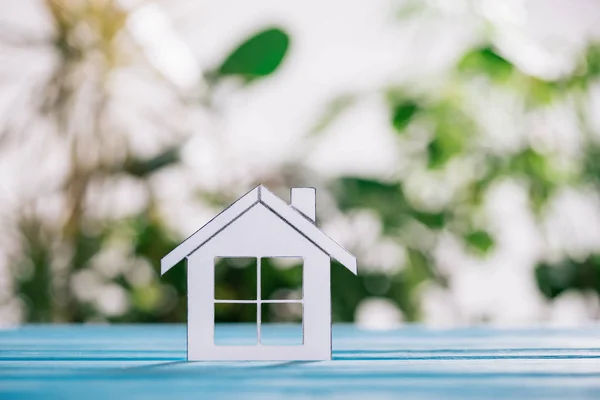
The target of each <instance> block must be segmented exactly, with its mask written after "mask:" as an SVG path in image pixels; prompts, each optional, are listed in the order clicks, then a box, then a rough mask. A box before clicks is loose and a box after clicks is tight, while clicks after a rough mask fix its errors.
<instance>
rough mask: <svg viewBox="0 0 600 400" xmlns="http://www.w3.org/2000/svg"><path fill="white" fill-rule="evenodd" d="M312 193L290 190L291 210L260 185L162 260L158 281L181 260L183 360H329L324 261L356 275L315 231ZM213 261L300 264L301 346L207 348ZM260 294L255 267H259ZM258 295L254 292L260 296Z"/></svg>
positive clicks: (352, 261) (349, 259) (345, 257)
mask: <svg viewBox="0 0 600 400" xmlns="http://www.w3.org/2000/svg"><path fill="white" fill-rule="evenodd" d="M315 207H316V201H315V189H314V188H293V189H292V190H291V205H289V204H287V203H286V202H284V201H283V200H281V199H280V198H279V197H277V196H275V195H274V194H273V193H272V192H270V191H269V190H268V189H266V188H265V187H264V186H262V185H260V186H258V187H256V188H254V189H253V190H251V191H250V192H248V193H247V194H245V195H244V196H242V197H241V198H240V199H239V200H237V201H236V202H235V203H233V204H232V205H231V206H229V207H228V208H227V209H225V210H224V211H223V212H221V213H220V214H219V215H217V216H216V217H215V218H213V219H212V220H211V221H209V222H208V223H207V224H206V225H204V226H203V227H202V228H200V229H199V230H198V231H196V232H195V233H194V234H193V235H191V236H190V237H189V238H187V239H186V240H185V241H184V242H183V243H181V244H180V245H179V246H178V247H176V248H175V249H174V250H173V251H171V252H170V253H169V254H167V255H166V256H165V257H164V258H163V259H162V261H161V273H162V274H164V273H165V272H167V271H168V270H169V269H170V268H171V267H173V266H174V265H175V264H177V263H178V262H180V261H181V260H183V259H184V258H186V257H187V263H188V264H187V265H188V268H187V279H188V326H187V329H188V332H187V333H188V344H187V346H188V360H329V359H331V293H330V276H331V275H330V259H331V258H333V259H335V260H337V261H338V262H339V263H341V264H342V265H344V266H345V267H346V268H348V269H349V270H350V271H352V272H353V273H354V274H356V272H357V271H356V258H355V257H354V256H353V255H352V254H350V253H349V252H348V251H347V250H345V249H344V248H342V247H341V246H340V245H338V244H337V243H336V242H334V241H333V240H332V239H331V238H329V237H328V236H327V235H325V234H324V233H323V232H322V231H321V230H319V229H318V228H317V227H316V225H315ZM217 257H256V258H257V259H258V262H259V263H260V259H261V258H264V257H301V258H302V259H303V277H302V285H303V290H302V293H303V294H302V298H301V299H300V300H297V301H298V302H300V303H301V304H302V306H303V307H302V308H303V315H302V321H303V342H302V345H298V346H266V345H261V342H260V312H261V311H260V310H261V307H260V300H261V299H260V296H259V297H258V298H257V301H258V307H257V313H258V315H257V322H258V326H259V327H258V330H259V333H258V334H259V338H258V339H259V340H258V342H257V345H254V346H218V345H215V343H214V331H215V323H214V309H215V301H216V300H215V295H214V289H215V284H214V270H215V258H217ZM258 271H259V272H258V280H259V282H258V284H257V286H258V287H260V265H259V267H258ZM259 290H260V289H259Z"/></svg>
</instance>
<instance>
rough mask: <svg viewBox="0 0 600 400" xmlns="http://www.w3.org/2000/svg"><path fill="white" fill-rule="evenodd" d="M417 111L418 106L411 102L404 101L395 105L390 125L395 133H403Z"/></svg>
mask: <svg viewBox="0 0 600 400" xmlns="http://www.w3.org/2000/svg"><path fill="white" fill-rule="evenodd" d="M418 110H419V106H418V105H417V103H415V102H413V101H405V102H402V103H399V104H397V105H395V106H394V107H393V110H392V125H393V126H394V128H395V129H396V131H397V132H402V131H404V129H405V128H406V127H407V126H408V124H409V122H410V121H411V120H412V118H413V117H414V115H415V114H416V113H417V111H418Z"/></svg>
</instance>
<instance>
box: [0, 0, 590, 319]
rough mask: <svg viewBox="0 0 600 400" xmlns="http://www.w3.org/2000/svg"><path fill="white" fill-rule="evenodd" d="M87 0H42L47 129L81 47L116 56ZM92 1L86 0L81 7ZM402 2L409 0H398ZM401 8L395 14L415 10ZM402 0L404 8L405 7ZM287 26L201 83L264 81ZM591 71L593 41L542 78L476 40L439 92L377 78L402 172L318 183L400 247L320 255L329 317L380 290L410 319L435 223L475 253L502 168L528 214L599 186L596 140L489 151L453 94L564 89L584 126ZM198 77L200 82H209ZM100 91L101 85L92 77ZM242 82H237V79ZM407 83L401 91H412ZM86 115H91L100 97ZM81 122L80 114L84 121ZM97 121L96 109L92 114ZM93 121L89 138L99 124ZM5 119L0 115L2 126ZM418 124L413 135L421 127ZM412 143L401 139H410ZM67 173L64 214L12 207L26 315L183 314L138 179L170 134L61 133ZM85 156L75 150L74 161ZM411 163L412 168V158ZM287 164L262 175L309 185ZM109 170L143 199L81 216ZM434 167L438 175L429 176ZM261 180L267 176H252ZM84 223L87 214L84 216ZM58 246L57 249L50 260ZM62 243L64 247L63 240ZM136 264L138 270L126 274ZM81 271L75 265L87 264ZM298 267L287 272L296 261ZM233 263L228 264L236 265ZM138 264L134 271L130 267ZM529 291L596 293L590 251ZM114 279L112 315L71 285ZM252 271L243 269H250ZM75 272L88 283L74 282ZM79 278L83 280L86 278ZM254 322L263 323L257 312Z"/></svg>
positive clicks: (233, 277)
mask: <svg viewBox="0 0 600 400" xmlns="http://www.w3.org/2000/svg"><path fill="white" fill-rule="evenodd" d="M96 3H97V2H90V3H89V4H88V6H87V7H77V6H69V5H68V4H67V3H65V2H63V1H58V0H46V4H47V6H48V9H49V10H50V13H51V16H52V18H53V20H54V22H55V28H56V29H55V32H54V36H53V38H52V46H53V49H54V50H55V51H56V53H57V54H59V55H60V58H59V60H60V61H59V68H57V70H56V73H55V74H54V75H53V76H52V77H51V79H50V81H49V82H48V85H47V86H46V87H45V88H43V90H42V93H41V95H40V98H41V99H42V100H41V103H40V105H39V110H38V111H39V113H40V114H41V115H45V116H47V115H49V116H51V117H52V118H53V120H54V121H55V123H56V125H57V127H58V131H60V132H62V131H67V129H66V127H67V126H68V121H69V119H70V118H71V113H72V104H73V101H74V98H73V96H74V92H75V90H76V86H77V85H76V83H77V82H75V84H74V81H73V80H72V79H70V77H71V76H72V73H73V70H74V69H75V68H76V66H77V65H79V64H78V63H80V62H81V60H82V59H84V58H85V57H86V55H89V54H90V53H92V52H93V53H94V54H96V53H97V52H100V54H102V57H103V58H102V63H101V64H102V66H103V68H105V70H104V73H105V74H109V73H110V71H111V68H113V67H114V65H115V64H116V63H117V60H118V57H119V51H118V49H117V48H116V45H115V38H116V37H117V36H118V34H119V33H122V32H123V30H124V24H125V20H126V17H127V15H126V13H125V11H123V10H122V9H121V8H120V7H119V6H118V5H117V3H116V2H114V1H108V0H107V1H105V2H103V3H102V7H99V6H98V4H96ZM94 4H96V5H94ZM411 4H413V5H414V3H411ZM407 10H408V9H406V10H404V11H403V12H402V14H403V15H405V14H410V13H412V12H414V10H413V9H412V8H411V9H410V10H408V11H407ZM409 11H410V13H409ZM81 21H84V22H86V24H87V25H86V26H87V27H88V28H90V29H92V30H93V31H94V32H96V33H97V34H98V38H99V40H98V42H95V43H94V44H93V45H92V47H91V48H90V47H88V44H87V43H80V41H78V40H77V37H78V36H77V32H78V29H79V25H78V24H79V23H81ZM290 41H291V39H290V36H289V35H288V33H286V31H285V30H284V29H282V28H275V27H269V28H265V29H264V30H261V31H259V32H256V33H253V34H252V35H250V37H249V38H247V39H245V40H242V41H241V43H240V44H239V46H238V47H236V48H235V49H233V50H232V51H231V52H230V54H229V55H228V56H227V57H225V59H224V60H223V62H222V63H219V65H218V67H216V68H215V69H214V70H213V71H211V72H205V76H206V78H207V79H208V80H209V83H211V84H212V86H211V87H213V86H214V85H217V84H218V83H219V82H221V81H223V80H227V79H230V78H232V77H234V78H238V79H241V80H242V81H243V82H244V83H250V82H254V81H255V80H257V79H267V78H268V77H269V76H270V75H272V74H273V73H275V72H276V71H277V70H278V68H279V67H280V66H281V65H282V62H283V61H284V60H285V58H286V55H287V54H288V53H289V52H290V51H291V50H293V49H291V48H290ZM599 76H600V46H598V45H592V46H590V48H589V50H588V51H587V53H586V54H585V55H584V56H583V57H582V59H581V63H580V65H579V67H578V68H577V69H576V70H575V71H574V72H573V73H572V74H571V75H570V76H566V77H561V78H560V79H557V80H554V81H552V80H543V79H541V78H539V77H535V76H531V75H528V74H527V73H525V72H523V71H521V70H520V69H519V68H518V67H517V66H515V65H514V64H513V63H512V62H511V61H510V59H508V58H507V57H505V56H503V55H502V54H501V52H500V51H498V49H496V47H495V46H494V45H493V44H492V41H486V43H485V44H483V45H476V46H474V47H473V48H471V49H468V50H467V51H466V52H465V54H464V55H463V56H462V57H461V58H460V59H459V60H458V61H457V62H456V65H455V68H453V70H452V71H451V72H450V74H449V76H448V78H447V84H446V85H445V86H444V88H443V90H441V91H439V92H436V93H434V94H427V93H420V92H418V91H414V90H412V88H411V87H410V85H408V86H401V87H396V86H394V85H390V86H391V87H386V88H382V89H381V93H380V95H381V97H382V98H383V99H384V100H385V101H386V102H387V103H386V104H387V107H388V108H389V116H390V117H389V124H390V127H391V128H392V131H393V132H395V134H396V135H395V137H396V139H398V140H399V141H400V143H409V142H411V141H412V142H419V143H423V146H421V147H420V148H418V149H417V150H415V151H413V152H412V153H411V154H409V155H407V157H408V158H409V161H410V162H409V167H408V172H404V174H401V173H398V172H397V171H392V173H390V174H389V176H386V177H381V178H366V177H361V176H343V177H340V178H338V179H334V180H331V181H327V182H323V183H322V189H323V190H328V191H329V193H330V194H331V196H332V198H333V199H334V201H335V204H336V205H337V207H338V208H339V210H340V211H341V212H342V213H343V214H344V215H347V216H353V215H356V214H357V213H361V212H369V213H371V214H372V215H375V216H376V218H377V220H378V221H379V222H380V223H381V232H380V233H381V236H382V239H385V240H389V241H391V242H392V243H395V244H396V245H398V246H399V247H401V248H402V249H404V251H405V257H404V258H403V259H402V261H401V265H397V266H395V267H394V268H392V272H389V271H384V270H382V269H381V268H379V267H380V266H379V265H369V264H368V263H369V262H370V261H365V260H362V259H359V271H360V273H359V275H358V277H356V276H354V275H352V274H351V273H350V272H348V271H347V270H346V269H345V268H343V267H342V266H340V265H339V264H337V263H335V262H333V263H332V282H333V284H332V285H333V287H332V304H333V314H334V315H333V319H334V321H352V320H353V319H354V316H355V312H356V308H357V307H358V305H359V304H360V303H361V302H362V301H363V300H364V299H365V298H368V297H372V296H378V297H384V298H387V299H389V300H391V301H392V302H393V303H395V304H397V305H398V307H399V308H400V309H401V310H402V311H403V313H404V317H405V319H406V320H409V321H415V320H418V319H419V318H420V314H421V304H420V299H421V298H420V291H421V289H422V287H423V285H424V284H433V285H437V286H439V287H441V288H447V287H448V286H449V285H450V284H451V282H450V277H449V276H447V275H446V274H445V273H443V272H442V271H440V270H439V268H438V267H437V266H436V262H435V260H434V257H433V250H434V248H435V246H436V243H437V242H438V241H439V240H440V238H441V236H442V235H446V234H451V235H453V236H454V237H456V238H458V239H459V240H461V241H462V244H464V246H465V248H466V249H468V250H469V251H471V252H472V254H473V256H475V257H487V256H488V255H489V254H490V252H492V251H493V250H494V248H495V238H494V235H493V234H492V233H491V232H490V231H489V227H487V226H485V222H482V221H481V218H477V216H478V215H480V214H481V208H482V204H483V199H484V197H485V194H486V193H487V190H488V189H489V188H490V187H492V186H493V185H494V184H495V183H496V182H499V181H501V180H503V179H505V178H508V177H510V178H515V179H519V180H520V181H522V182H523V183H524V184H525V185H526V187H527V189H528V201H529V203H530V206H531V208H532V210H534V212H535V213H536V215H541V214H542V213H543V211H544V207H545V205H546V204H547V202H548V200H549V199H550V198H551V197H552V195H553V194H554V193H555V192H556V191H557V190H558V189H560V188H563V187H580V186H584V185H587V184H591V185H592V186H593V187H594V188H595V190H596V191H600V162H599V161H598V160H600V144H599V143H598V142H597V141H594V140H592V138H591V137H587V138H586V143H585V146H584V152H583V155H582V157H581V160H580V163H581V168H579V169H577V168H575V169H564V168H563V169H561V167H560V166H559V165H558V164H557V163H556V161H555V158H553V157H554V155H553V154H552V153H551V152H545V151H543V150H542V149H539V148H537V147H535V146H533V145H532V144H530V143H527V144H525V145H524V146H521V147H520V148H518V149H516V150H514V151H511V152H507V153H506V154H499V153H497V152H495V151H494V149H489V148H487V147H486V146H485V145H484V143H483V144H482V141H485V139H482V138H484V133H483V131H484V129H483V127H481V126H480V125H479V124H478V122H477V119H476V118H475V117H476V115H474V114H475V111H474V110H473V108H472V105H471V104H469V103H468V101H466V98H467V92H468V88H469V87H470V85H471V84H472V83H473V82H475V81H477V82H481V81H484V82H485V83H486V85H488V86H487V87H488V88H491V89H501V90H506V91H508V92H510V93H512V95H513V96H515V97H516V98H517V99H519V100H522V101H523V103H524V104H526V106H527V108H528V110H544V109H545V108H546V107H550V106H551V105H552V104H554V102H556V101H558V100H559V99H564V98H570V99H574V101H573V102H572V104H573V106H574V107H576V108H577V112H578V115H579V116H580V117H581V121H579V122H580V124H581V126H582V130H583V131H584V132H587V131H589V130H591V129H592V128H590V127H589V121H588V120H587V119H586V117H585V104H586V103H585V101H586V100H585V99H586V96H587V90H588V88H589V87H590V86H591V85H592V83H597V82H598V77H599ZM209 86H210V85H209ZM97 89H98V92H99V93H106V88H105V87H104V86H102V85H100V87H99V88H97ZM242 90H243V89H242ZM415 92H416V93H418V94H414V93H415ZM359 97H360V94H348V93H345V94H340V95H338V96H337V97H334V98H333V100H332V101H331V102H330V104H329V105H328V106H327V107H325V109H324V112H323V114H322V115H321V116H316V118H315V120H316V123H315V125H314V129H313V131H312V132H307V135H308V134H311V135H312V136H311V137H312V138H314V137H317V138H318V137H319V135H320V134H322V133H323V132H324V131H325V130H326V128H327V127H328V126H329V125H330V124H332V123H333V122H334V121H335V120H336V119H337V118H338V117H339V116H340V115H342V114H344V113H345V112H348V110H349V109H351V107H352V105H354V104H355V103H356V101H357V99H358V98H359ZM99 104H100V105H99V110H98V113H97V114H96V115H95V117H94V118H97V119H98V120H101V119H102V118H103V114H102V107H103V105H102V104H103V102H102V101H100V102H99ZM92 122H93V121H92ZM96 122H98V121H96ZM99 125H101V124H94V123H90V129H99V130H98V131H97V132H94V133H95V136H97V137H102V135H103V134H105V132H104V131H102V130H101V129H100V128H98V126H99ZM6 129H9V128H7V127H3V131H5V130H6ZM424 132H426V133H424ZM412 142H411V143H412ZM72 148H73V152H72V153H73V154H75V156H74V157H73V160H72V165H73V167H72V168H73V171H72V172H71V173H70V175H69V178H68V180H67V182H66V184H65V187H64V188H63V192H64V193H65V196H66V198H67V201H66V203H67V204H68V208H69V212H68V216H67V218H66V221H65V222H64V224H63V225H61V226H60V227H59V228H58V229H52V228H49V227H48V226H46V225H45V223H44V221H43V219H42V218H41V217H39V216H38V215H36V213H35V212H31V210H29V209H26V208H24V210H23V215H20V216H18V219H19V223H18V227H19V235H20V237H19V244H20V247H19V248H20V252H19V254H17V255H15V257H14V259H13V264H12V266H11V271H12V276H13V279H14V287H15V292H16V294H17V295H18V296H19V297H20V298H21V299H22V300H23V301H24V303H25V319H26V321H29V322H50V321H69V322H82V321H89V320H108V321H113V322H118V321H127V322H156V321H185V320H186V271H185V268H184V265H183V263H182V265H179V266H176V267H174V268H172V269H171V270H170V271H169V272H168V273H167V274H166V275H165V276H164V277H160V276H159V275H160V273H159V271H160V259H161V258H162V257H163V256H164V255H165V254H167V253H168V252H169V251H170V250H171V249H173V248H174V247H176V245H177V244H178V243H179V242H180V241H181V239H182V238H180V237H176V235H174V234H173V233H172V232H170V231H169V229H168V228H167V226H166V224H165V221H164V220H163V219H162V217H161V214H160V212H159V210H158V208H157V201H156V194H155V193H153V192H152V190H151V189H150V186H149V185H148V182H149V180H150V179H151V178H152V177H153V176H154V174H156V173H158V172H160V171H163V170H164V169H167V168H169V167H173V166H176V165H177V164H178V163H179V162H180V156H179V150H180V145H179V144H178V145H176V146H174V147H170V148H168V149H166V150H164V151H163V152H162V153H160V154H158V155H155V156H153V157H149V158H140V157H134V156H127V157H126V158H125V159H124V160H119V161H118V162H116V163H114V165H105V164H104V163H103V162H99V163H98V165H92V166H91V167H90V166H89V163H88V162H87V161H88V160H83V161H82V160H79V159H78V158H77V156H76V153H77V152H76V151H75V149H76V148H77V143H73V145H72ZM464 160H477V161H478V164H475V165H476V166H475V167H474V168H475V169H476V171H474V173H473V174H472V175H473V176H472V178H470V179H469V180H468V181H467V182H466V184H465V185H464V187H463V188H461V189H460V192H459V193H458V195H456V196H454V197H452V198H451V199H450V200H448V202H446V203H445V204H443V205H442V206H439V207H437V208H436V207H431V206H428V205H426V204H424V203H423V202H422V201H420V200H419V199H418V198H414V196H412V195H411V192H410V190H409V189H408V186H407V179H406V177H407V176H408V175H410V173H412V172H414V171H415V170H417V166H423V167H424V170H425V171H424V172H422V171H421V172H422V173H423V174H424V175H425V176H427V177H434V178H436V179H443V176H444V175H443V174H444V173H446V171H447V169H448V168H451V166H452V165H453V163H454V162H456V161H464ZM84 161H85V162H84ZM413 166H414V167H413ZM291 170H293V171H295V172H297V173H296V174H295V175H294V174H291V175H290V174H288V171H285V173H284V172H283V171H281V173H280V175H278V176H275V177H273V178H272V180H273V182H275V183H276V184H277V185H281V186H288V187H289V186H292V185H296V184H307V185H311V184H312V183H313V180H314V181H315V182H318V183H319V184H321V181H320V178H319V177H316V176H309V177H307V176H306V175H302V174H301V173H300V172H298V171H301V170H302V168H301V165H293V166H292V168H291ZM114 176H127V177H129V178H132V179H135V180H136V181H137V182H141V183H142V184H144V187H145V190H146V192H147V194H148V196H149V198H150V200H149V201H148V205H147V207H146V208H145V209H144V210H143V211H142V212H141V213H139V215H136V216H134V217H128V218H124V219H120V220H110V221H101V222H98V221H93V223H90V218H88V214H89V213H90V210H86V209H85V207H84V206H83V198H84V197H85V194H86V193H87V192H88V191H89V186H90V184H91V183H92V182H94V181H95V180H98V179H104V178H106V177H114ZM440 177H442V178H440ZM265 183H267V184H269V183H268V182H265ZM199 193H200V195H201V197H202V200H203V201H204V202H205V203H210V204H211V205H214V206H215V207H217V208H218V207H226V206H227V205H228V204H229V203H230V202H231V201H233V200H235V196H233V195H231V194H225V193H212V192H210V191H204V190H202V189H200V190H199ZM90 224H91V225H93V227H92V228H90ZM115 243H128V244H129V245H130V248H129V247H128V248H127V249H126V250H124V252H125V254H124V255H122V258H121V259H125V260H128V261H126V262H127V263H129V264H128V265H126V266H123V268H117V271H116V272H114V273H112V274H110V275H103V272H102V271H101V269H98V268H97V267H96V264H95V263H96V262H97V258H98V257H99V256H100V255H101V254H102V253H103V252H106V251H107V250H108V249H112V248H114V247H115ZM57 249H61V250H63V251H62V253H61V254H66V255H65V256H63V259H60V260H57V257H56V256H55V254H56V252H57ZM65 249H66V250H65ZM146 269H147V270H148V271H147V274H146V275H147V276H145V277H144V276H142V275H143V274H142V275H140V274H138V273H137V272H139V271H145V270H146ZM217 270H218V274H219V276H218V279H217V281H218V285H217V288H216V291H217V293H222V294H223V295H224V296H230V297H232V298H242V297H246V296H250V295H252V290H251V286H249V284H248V283H247V282H248V281H249V280H251V279H252V278H251V276H249V275H248V274H251V271H250V270H248V269H246V270H244V269H242V270H240V269H239V268H236V267H231V266H224V265H220V266H218V268H217ZM90 271H91V272H93V273H91V275H90V274H87V272H90ZM299 271H300V272H299ZM240 272H241V274H240ZM137 275H140V276H141V277H140V276H137ZM535 278H536V280H537V282H538V285H539V289H540V291H541V293H542V294H543V295H544V296H546V297H547V298H548V299H549V300H550V301H551V300H552V299H555V298H556V297H557V296H558V295H560V294H561V293H563V292H565V291H567V290H578V291H592V292H595V293H598V294H600V255H590V256H589V257H587V258H585V259H583V260H578V259H574V258H568V257H567V258H565V259H564V260H562V261H559V262H556V263H548V262H543V263H540V265H538V266H537V268H536V270H535ZM90 279H93V280H96V281H101V284H102V285H105V286H106V285H116V286H117V287H118V288H121V289H122V293H125V295H126V298H127V301H128V303H129V306H128V307H127V309H126V311H125V312H122V313H111V312H107V311H106V310H104V311H103V310H102V309H101V307H99V306H98V304H96V303H94V301H93V296H91V294H90V298H87V297H86V293H83V294H81V293H77V287H78V285H79V286H80V285H81V283H80V282H82V281H84V280H88V281H89V280H90ZM254 279H255V278H254ZM263 279H264V281H263V285H264V286H263V287H264V290H265V291H264V295H265V296H267V297H269V296H272V295H274V294H275V293H276V291H277V290H279V289H281V288H282V287H283V288H293V287H295V286H297V284H298V281H299V280H301V267H300V266H296V267H294V268H279V267H277V266H276V265H274V264H272V263H271V262H270V261H268V260H267V261H265V264H264V274H263ZM86 282H87V281H86ZM88 283H89V282H88ZM244 313H246V311H243V310H239V309H236V308H235V307H231V306H230V305H224V306H223V307H221V308H220V309H219V310H218V313H217V318H218V319H219V320H221V321H241V320H247V319H248V318H250V320H251V319H252V318H253V316H252V315H250V314H244ZM264 318H265V320H266V321H267V322H268V320H269V318H270V317H269V316H268V315H266V316H265V317H264Z"/></svg>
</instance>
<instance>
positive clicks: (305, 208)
mask: <svg viewBox="0 0 600 400" xmlns="http://www.w3.org/2000/svg"><path fill="white" fill-rule="evenodd" d="M290 203H291V204H292V207H294V208H295V209H296V210H298V211H300V212H301V213H302V214H304V216H305V217H307V218H308V219H310V220H311V221H312V222H313V223H314V222H315V220H316V217H317V215H316V211H317V198H316V191H315V188H292V191H291V194H290Z"/></svg>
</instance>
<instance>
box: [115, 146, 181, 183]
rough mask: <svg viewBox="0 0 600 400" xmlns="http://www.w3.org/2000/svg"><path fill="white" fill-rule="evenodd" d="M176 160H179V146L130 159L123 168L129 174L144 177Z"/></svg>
mask: <svg viewBox="0 0 600 400" xmlns="http://www.w3.org/2000/svg"><path fill="white" fill-rule="evenodd" d="M177 162H179V146H177V147H174V148H170V149H167V150H165V151H163V152H162V153H160V154H158V155H156V156H154V157H151V158H147V159H131V160H129V161H127V162H126V163H125V166H124V167H123V169H124V170H125V171H126V172H127V173H129V174H131V175H134V176H137V177H140V178H144V177H147V176H148V175H150V174H152V173H153V172H156V171H158V170H159V169H161V168H164V167H168V166H169V165H172V164H175V163H177Z"/></svg>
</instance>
